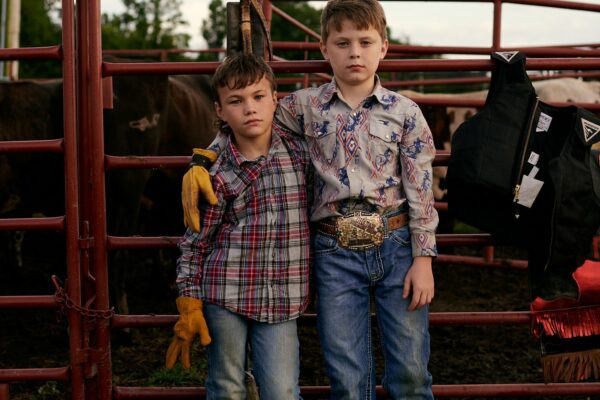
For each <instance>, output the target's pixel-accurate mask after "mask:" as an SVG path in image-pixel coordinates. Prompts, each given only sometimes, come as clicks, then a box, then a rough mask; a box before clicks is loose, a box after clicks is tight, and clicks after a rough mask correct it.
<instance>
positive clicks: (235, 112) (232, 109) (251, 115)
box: [215, 77, 277, 139]
mask: <svg viewBox="0 0 600 400" xmlns="http://www.w3.org/2000/svg"><path fill="white" fill-rule="evenodd" d="M217 92H218V95H219V100H220V103H221V104H219V103H215V108H216V111H217V115H218V116H219V118H221V119H222V120H223V121H225V122H227V124H228V125H229V126H230V127H231V130H232V131H233V133H234V134H235V135H236V136H240V137H243V138H245V139H254V138H257V137H261V136H263V135H269V136H270V135H271V126H272V124H273V114H274V113H275V108H276V107H277V92H275V91H273V90H272V89H271V84H270V83H269V81H268V80H267V79H266V78H264V77H263V78H261V79H260V80H259V81H257V82H256V83H253V84H251V85H248V86H246V87H244V88H241V89H229V88H228V87H220V88H218V90H217Z"/></svg>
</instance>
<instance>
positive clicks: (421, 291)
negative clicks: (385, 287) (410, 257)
mask: <svg viewBox="0 0 600 400" xmlns="http://www.w3.org/2000/svg"><path fill="white" fill-rule="evenodd" d="M411 291H412V301H411V302H410V304H409V305H408V311H414V310H416V309H418V308H421V307H423V306H424V305H426V304H430V303H431V300H433V294H434V284H433V271H432V269H431V257H425V256H422V257H415V259H414V261H413V263H412V265H411V267H410V269H409V270H408V273H407V274H406V277H405V278H404V291H403V292H402V297H403V298H405V299H407V298H408V296H409V295H410V293H411Z"/></svg>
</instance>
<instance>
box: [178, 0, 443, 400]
mask: <svg viewBox="0 0 600 400" xmlns="http://www.w3.org/2000/svg"><path fill="white" fill-rule="evenodd" d="M321 36H322V37H321V51H322V53H323V55H324V57H325V58H326V59H327V60H328V61H329V62H330V64H331V67H332V69H333V72H334V79H333V80H332V82H330V83H328V84H325V85H323V86H321V87H319V88H310V89H304V90H299V91H297V92H295V93H293V94H292V95H290V96H288V97H286V98H284V99H282V100H281V102H280V107H279V108H278V109H277V111H276V115H275V125H282V126H285V127H286V128H288V129H290V130H291V131H293V132H295V133H296V134H298V135H299V136H302V137H303V138H304V139H305V140H306V142H307V145H308V149H309V152H310V158H311V161H312V164H313V166H314V171H315V181H314V187H313V188H314V205H313V208H312V210H311V221H312V223H313V225H314V226H315V228H316V230H315V234H314V237H313V249H312V250H313V255H314V275H315V278H316V288H317V313H318V314H317V315H318V320H317V324H318V328H319V335H320V339H321V345H322V348H323V353H324V356H325V362H326V367H327V374H328V376H329V379H330V383H331V388H332V398H334V399H374V398H375V367H374V365H373V364H374V363H373V352H372V340H371V336H372V330H371V315H370V313H371V305H372V304H371V302H372V301H373V302H374V306H375V309H376V312H377V321H378V326H379V331H380V335H381V344H382V349H383V352H384V359H385V374H384V377H383V382H382V383H383V386H384V388H385V389H386V390H387V392H388V394H389V396H390V397H391V398H394V399H400V398H403V399H406V398H411V399H412V398H422V399H431V398H433V395H432V392H431V375H430V374H429V372H428V370H427V363H428V360H429V333H428V307H427V305H428V304H429V303H430V302H431V300H432V298H433V295H434V282H433V274H432V266H431V263H432V257H434V256H436V255H437V249H436V244H435V229H436V227H437V222H438V218H437V213H436V211H435V209H434V200H433V194H432V191H431V163H432V161H433V158H434V156H435V149H434V145H433V139H432V136H431V132H430V131H429V128H428V127H427V123H426V122H425V119H424V117H423V115H422V113H421V111H420V110H419V108H418V107H417V105H416V104H414V103H413V102H412V101H410V100H408V99H407V98H405V97H402V96H401V95H398V94H396V93H394V92H391V91H389V90H386V89H384V88H383V87H382V86H381V84H380V82H379V78H378V77H377V76H376V70H377V67H378V65H379V61H380V60H382V59H383V58H384V56H385V54H386V52H387V47H388V42H387V38H386V20H385V15H384V12H383V9H382V8H381V6H380V4H379V2H378V1H376V0H330V1H329V2H328V3H327V5H326V6H325V9H324V10H323V13H322V17H321ZM223 141H224V138H223V137H220V138H217V140H216V142H217V144H216V145H213V146H212V147H211V148H213V149H222V148H223ZM197 168H199V167H194V168H192V169H191V170H190V172H189V173H190V174H193V173H195V171H194V170H196V169H197ZM194 190H196V189H195V187H194V186H192V187H189V186H186V185H184V192H191V191H194ZM186 208H187V209H188V210H187V212H188V213H189V212H195V209H194V207H189V205H188V206H186ZM190 208H191V209H192V211H190V210H189V209H190ZM188 215H189V214H188ZM204 217H205V216H203V218H204ZM194 218H196V217H194Z"/></svg>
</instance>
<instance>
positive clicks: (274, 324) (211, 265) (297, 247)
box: [167, 54, 310, 400]
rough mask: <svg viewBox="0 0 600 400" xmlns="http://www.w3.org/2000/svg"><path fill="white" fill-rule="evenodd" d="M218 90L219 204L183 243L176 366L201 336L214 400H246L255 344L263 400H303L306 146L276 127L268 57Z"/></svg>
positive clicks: (228, 68)
mask: <svg viewBox="0 0 600 400" xmlns="http://www.w3.org/2000/svg"><path fill="white" fill-rule="evenodd" d="M213 91H214V93H215V98H216V103H215V107H216V111H217V115H218V116H219V118H220V120H221V123H222V127H221V132H228V135H227V136H226V137H227V141H226V143H225V146H224V149H223V151H222V152H221V154H220V155H219V157H218V158H217V159H216V161H215V163H214V164H213V166H212V168H211V169H210V176H211V180H212V185H213V187H214V192H215V194H216V200H217V201H216V202H215V204H214V205H209V204H202V206H201V208H202V212H203V219H202V220H201V221H200V224H199V229H198V231H194V230H192V229H188V230H187V231H186V233H185V235H184V237H183V238H182V239H181V241H180V242H179V248H180V250H181V256H180V258H179V259H178V261H177V279H176V283H177V286H178V288H179V296H180V297H179V298H178V299H177V308H178V310H179V312H180V318H179V320H178V322H177V324H176V325H175V328H174V330H175V333H176V336H175V338H174V339H173V342H172V344H171V345H170V347H169V350H168V351H167V367H169V368H170V367H172V366H173V365H174V364H175V362H176V361H177V358H178V357H179V356H181V357H182V362H183V364H184V367H187V368H189V366H190V362H189V347H190V345H191V343H192V340H193V338H194V336H195V334H196V333H199V334H200V340H201V343H202V344H203V345H207V344H208V343H210V345H209V346H208V377H207V381H206V390H207V399H232V400H233V399H240V400H241V399H246V395H247V393H246V388H245V380H244V371H245V368H244V367H245V362H246V351H247V350H246V349H247V347H246V343H247V342H249V343H250V345H251V348H252V361H253V362H252V365H253V370H254V375H255V378H256V382H257V384H258V387H259V394H260V398H261V400H269V399H270V400H282V399H298V398H299V386H298V377H299V369H300V365H299V364H300V363H299V344H298V335H297V330H296V319H297V317H298V316H299V315H300V314H301V313H302V312H303V311H304V310H305V308H306V306H307V304H308V273H309V272H308V262H309V247H310V246H309V244H310V240H309V219H308V200H309V192H307V190H306V187H307V184H308V183H307V181H306V179H307V178H306V177H307V172H309V171H308V170H309V168H310V160H309V157H308V152H307V149H306V143H305V142H304V141H302V140H299V139H298V137H294V136H291V135H290V134H289V133H287V132H286V131H284V130H282V129H280V128H278V127H275V126H273V125H272V122H273V114H274V111H275V108H276V105H277V94H276V91H275V78H274V76H273V72H272V71H271V69H270V68H269V66H268V65H267V64H266V63H265V62H264V60H262V59H261V58H259V57H256V56H254V55H251V54H240V55H235V56H232V57H228V58H227V59H226V60H225V61H224V63H223V64H221V65H220V66H219V68H218V69H217V71H216V72H215V75H214V77H213ZM282 182H285V184H282ZM204 316H206V322H204ZM208 332H210V336H209V333H208ZM211 337H212V338H211ZM211 339H212V341H211Z"/></svg>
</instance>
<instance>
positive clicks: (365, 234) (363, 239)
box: [335, 212, 384, 250]
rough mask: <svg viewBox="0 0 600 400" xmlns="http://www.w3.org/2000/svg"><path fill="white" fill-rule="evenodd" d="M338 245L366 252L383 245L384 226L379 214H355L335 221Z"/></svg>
mask: <svg viewBox="0 0 600 400" xmlns="http://www.w3.org/2000/svg"><path fill="white" fill-rule="evenodd" d="M335 228H336V233H337V239H338V244H339V245H340V246H342V247H345V248H347V249H352V250H366V249H370V248H372V247H377V246H379V245H381V244H382V243H383V237H384V225H383V218H382V217H381V215H379V214H373V213H365V212H356V213H352V214H348V215H344V216H343V217H339V218H338V219H337V220H336V227H335Z"/></svg>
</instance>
